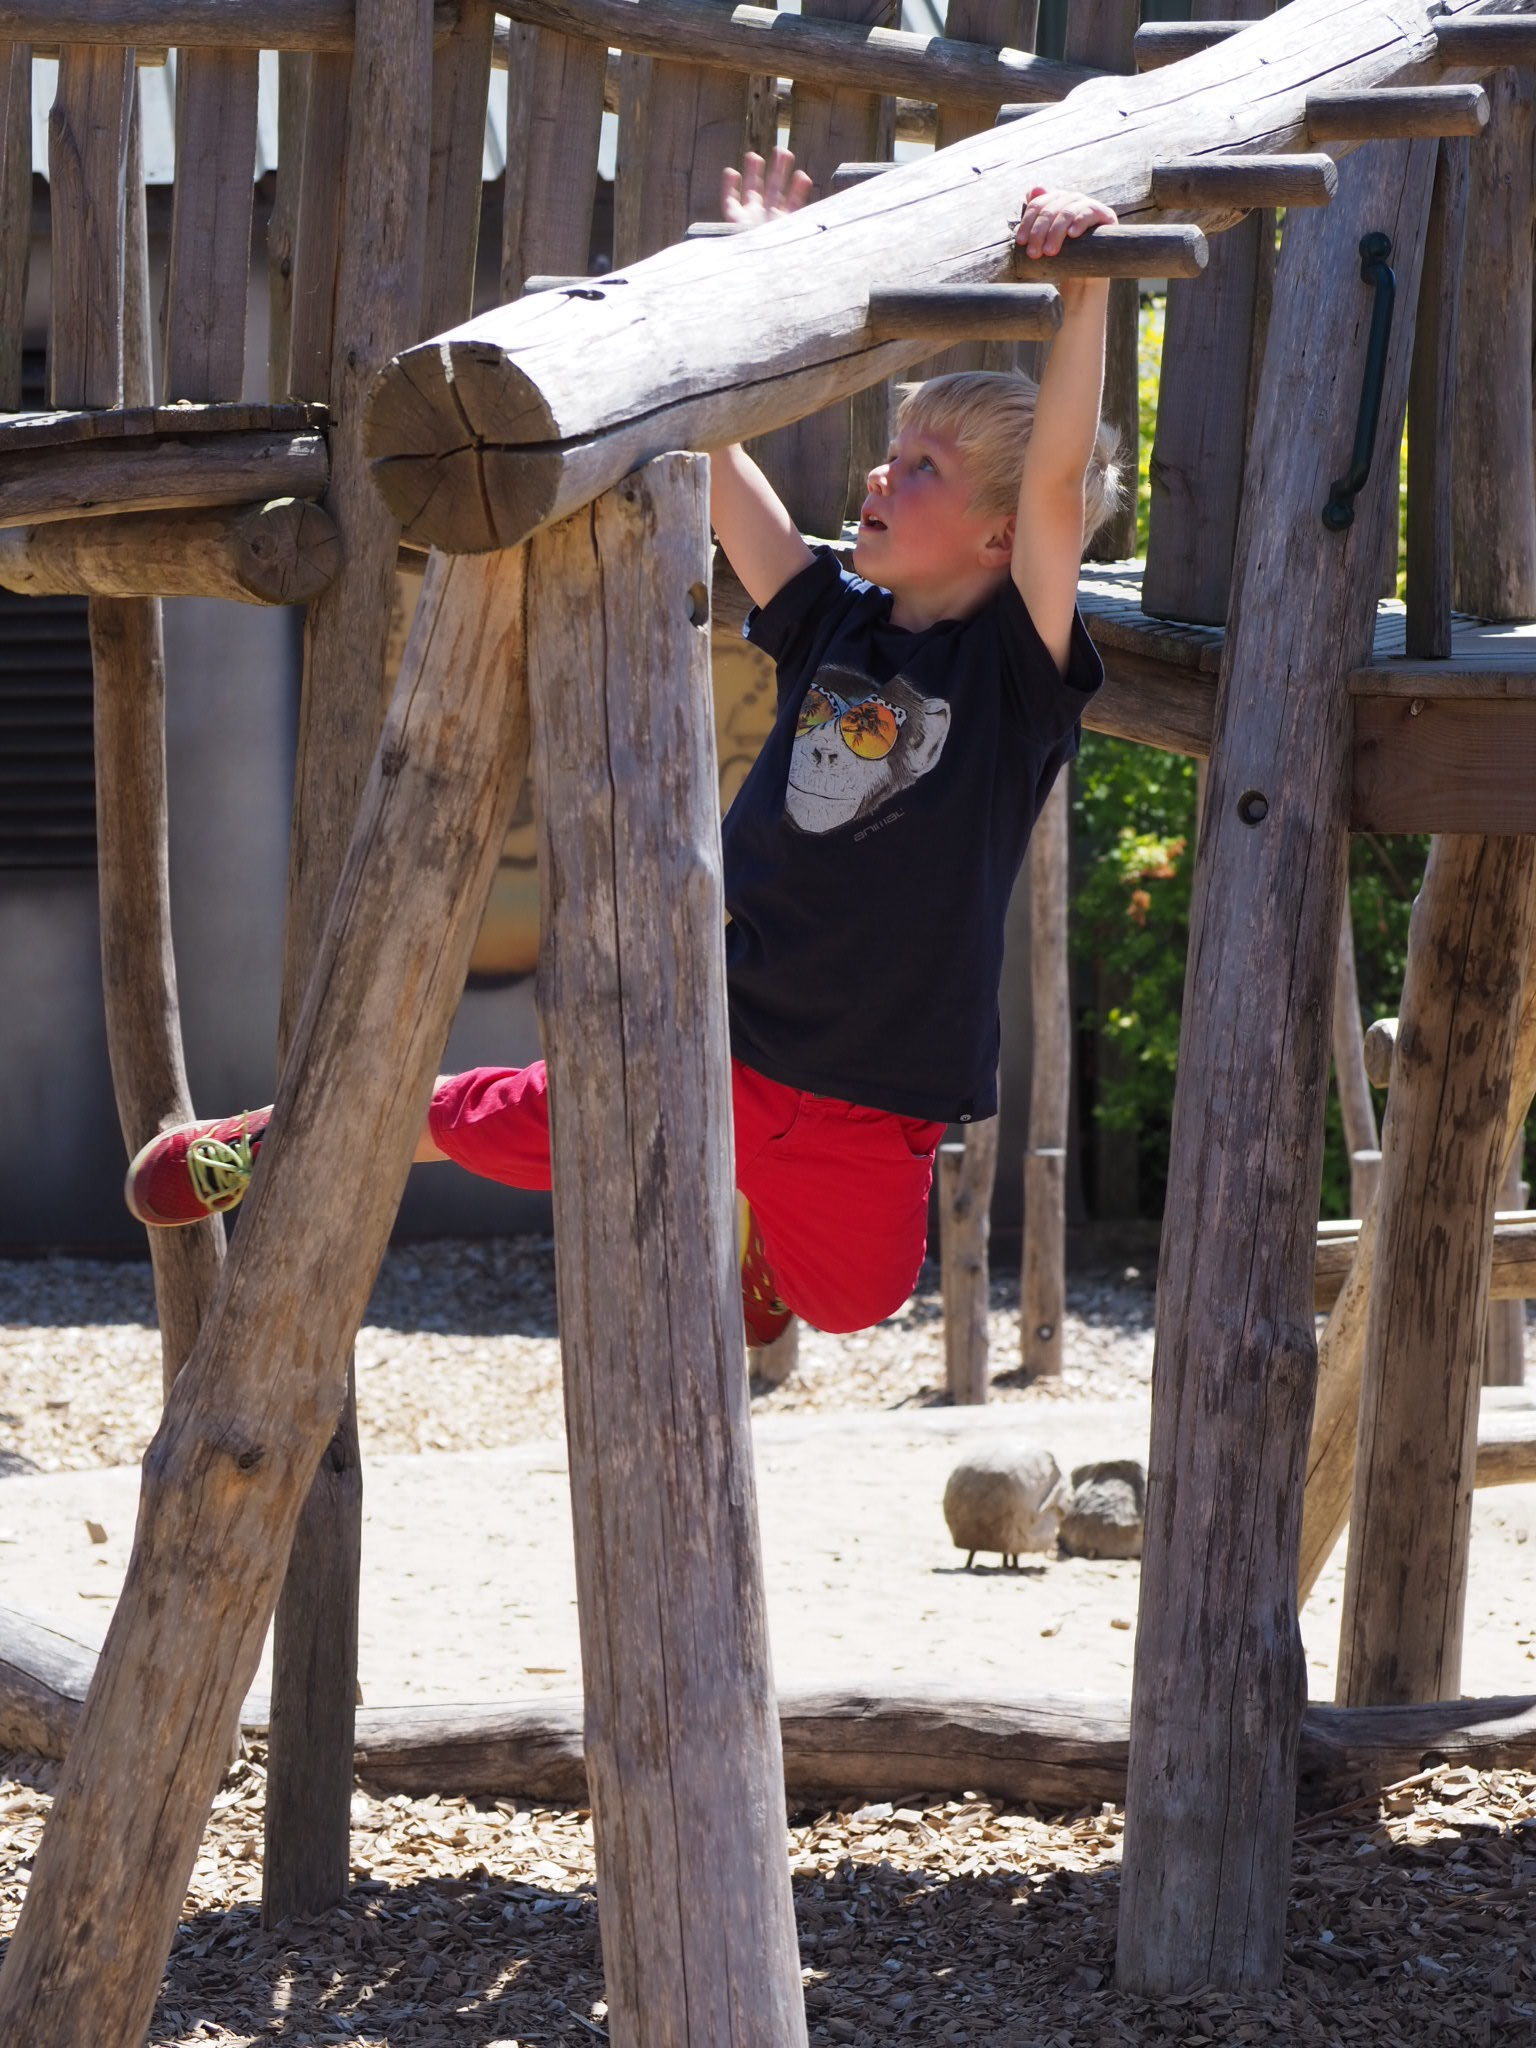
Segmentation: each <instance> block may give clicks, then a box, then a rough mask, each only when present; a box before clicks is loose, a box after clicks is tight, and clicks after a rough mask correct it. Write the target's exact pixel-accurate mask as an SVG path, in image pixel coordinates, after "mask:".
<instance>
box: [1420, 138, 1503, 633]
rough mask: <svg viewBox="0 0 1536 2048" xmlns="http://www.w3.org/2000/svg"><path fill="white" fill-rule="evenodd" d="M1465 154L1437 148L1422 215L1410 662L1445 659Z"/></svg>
mask: <svg viewBox="0 0 1536 2048" xmlns="http://www.w3.org/2000/svg"><path fill="white" fill-rule="evenodd" d="M1479 146H1480V147H1481V148H1486V147H1487V146H1488V145H1487V144H1486V142H1485V143H1483V144H1481V145H1479ZM1470 147H1471V145H1470V144H1469V143H1467V142H1465V141H1462V140H1457V139H1454V138H1453V139H1451V140H1448V141H1445V142H1442V143H1441V145H1440V151H1439V155H1438V157H1437V159H1436V162H1435V193H1434V197H1433V199H1432V200H1431V201H1430V207H1429V234H1428V237H1427V238H1426V240H1425V244H1424V274H1423V276H1422V278H1421V279H1420V281H1419V317H1418V323H1417V326H1416V328H1415V331H1414V337H1413V369H1412V372H1411V374H1410V378H1409V384H1408V533H1407V598H1408V619H1407V631H1406V636H1405V641H1404V647H1405V651H1406V652H1407V653H1408V655H1409V656H1411V657H1412V658H1413V659H1414V660H1416V661H1443V660H1445V659H1446V657H1447V656H1448V655H1449V654H1450V651H1451V585H1452V573H1453V567H1452V552H1453V551H1452V538H1451V536H1452V526H1453V512H1452V506H1453V465H1452V460H1451V446H1452V436H1453V432H1454V425H1455V421H1454V411H1455V393H1456V359H1457V354H1458V340H1459V335H1460V328H1461V279H1462V255H1463V251H1464V248H1465V245H1466V234H1467V166H1468V158H1469V154H1470ZM1495 297H1502V294H1495ZM1479 573H1482V572H1481V571H1480V572H1479Z"/></svg>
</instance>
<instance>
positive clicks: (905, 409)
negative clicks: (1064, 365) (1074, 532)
mask: <svg viewBox="0 0 1536 2048" xmlns="http://www.w3.org/2000/svg"><path fill="white" fill-rule="evenodd" d="M1039 391H1040V387H1039V385H1038V384H1036V382H1035V381H1034V379H1033V378H1032V377H1024V376H1019V375H1017V374H1014V373H1011V372H1006V371H1005V372H1001V373H1000V372H997V371H994V370H957V371H954V372H952V373H951V374H950V375H949V376H947V377H930V378H929V379H928V381H927V382H926V383H925V384H917V385H914V386H913V387H912V388H911V389H910V390H909V391H908V393H907V395H906V397H905V398H903V400H902V401H901V404H900V406H899V407H898V409H897V413H896V425H897V428H898V430H899V429H900V428H902V427H916V428H918V429H923V428H930V429H934V430H936V431H937V432H939V433H944V434H950V435H952V436H953V437H954V442H955V446H956V447H957V448H958V449H959V451H960V456H961V460H962V461H963V462H964V464H965V468H966V474H967V475H968V476H969V477H970V479H971V483H972V487H973V489H972V496H971V503H972V505H973V506H974V507H975V508H976V509H977V510H978V511H982V512H999V513H1007V512H1011V511H1012V510H1013V509H1014V507H1015V505H1016V504H1017V503H1018V499H1019V477H1020V475H1021V473H1022V471H1023V468H1024V450H1025V449H1026V447H1028V445H1029V437H1030V433H1031V431H1032V430H1033V428H1034V424H1035V400H1036V398H1037V397H1038V396H1039ZM1119 452H1120V436H1119V435H1118V434H1117V433H1116V431H1115V429H1114V428H1113V427H1111V426H1107V425H1106V424H1105V423H1104V421H1102V420H1101V421H1100V422H1099V430H1098V433H1097V435H1096V436H1095V438H1094V446H1093V455H1092V457H1091V458H1090V460H1089V463H1088V469H1087V473H1086V474H1085V476H1084V478H1083V546H1084V547H1087V545H1088V543H1089V542H1090V541H1091V540H1092V539H1093V537H1094V535H1095V534H1096V533H1097V532H1098V531H1099V529H1100V527H1102V526H1103V524H1104V523H1105V521H1106V520H1107V519H1110V518H1112V517H1113V516H1114V514H1115V513H1116V512H1117V511H1118V510H1119V507H1120V500H1121V496H1122V494H1123V486H1122V483H1121V476H1120V466H1119V463H1118V461H1117V459H1116V458H1117V457H1118V455H1119Z"/></svg>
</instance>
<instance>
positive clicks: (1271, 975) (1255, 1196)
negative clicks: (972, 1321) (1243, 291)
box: [1117, 0, 1434, 1995]
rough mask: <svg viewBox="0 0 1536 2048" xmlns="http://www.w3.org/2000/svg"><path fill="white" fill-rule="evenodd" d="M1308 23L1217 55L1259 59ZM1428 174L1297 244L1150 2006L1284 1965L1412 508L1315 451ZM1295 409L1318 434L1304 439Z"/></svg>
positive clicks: (1137, 1748) (1219, 909) (1171, 1262)
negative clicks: (1351, 789) (1312, 1515)
mask: <svg viewBox="0 0 1536 2048" xmlns="http://www.w3.org/2000/svg"><path fill="white" fill-rule="evenodd" d="M1303 4H1304V0H1303ZM1292 12H1293V10H1289V9H1282V10H1281V12H1280V13H1279V14H1278V15H1276V16H1275V17H1273V18H1272V20H1271V21H1268V22H1258V23H1256V24H1255V25H1254V27H1253V28H1252V29H1251V30H1250V31H1248V32H1247V33H1246V34H1244V35H1243V36H1241V37H1239V38H1237V39H1235V40H1234V41H1233V42H1231V43H1227V44H1224V45H1222V46H1221V47H1220V48H1219V49H1218V50H1214V51H1212V52H1210V53H1208V55H1207V56H1206V57H1204V58H1201V59H1199V60H1198V61H1199V62H1200V63H1201V64H1211V63H1214V62H1217V61H1218V60H1220V59H1221V58H1223V57H1227V58H1230V57H1231V55H1232V53H1233V52H1234V51H1236V50H1238V49H1240V48H1243V47H1245V46H1247V45H1249V44H1250V43H1252V44H1253V45H1255V46H1257V45H1258V44H1259V43H1260V42H1261V40H1262V39H1264V38H1266V37H1268V36H1269V35H1271V34H1273V33H1274V31H1275V30H1276V29H1277V28H1279V27H1280V26H1281V25H1282V24H1283V23H1284V21H1285V20H1286V19H1287V17H1288V16H1289V15H1290V14H1291V13H1292ZM1149 82H1151V83H1156V75H1155V74H1154V76H1153V78H1152V79H1151V80H1150V81H1149ZM1433 169H1434V151H1433V149H1432V148H1426V147H1423V146H1410V147H1408V148H1396V149H1393V148H1384V149H1380V150H1375V151H1372V152H1370V153H1369V154H1368V155H1364V156H1361V157H1357V158H1355V159H1353V160H1352V161H1351V162H1350V163H1349V164H1348V165H1347V166H1346V167H1345V169H1344V171H1343V173H1342V174H1341V177H1340V181H1339V195H1338V198H1337V199H1336V201H1335V202H1334V204H1333V205H1332V206H1331V207H1327V208H1324V209H1322V210H1320V211H1317V212H1309V213H1303V214H1301V215H1300V216H1299V217H1298V218H1297V219H1295V220H1293V221H1288V222H1287V226H1286V235H1285V240H1284V244H1283V246H1282V249H1281V252H1280V259H1279V273H1278V275H1277V279H1276V290H1275V310H1274V315H1273V319H1272V323H1271V327H1270V334H1269V345H1268V350H1267V353H1266V356H1265V364H1264V376H1263V382H1262V386H1261V392H1260V399H1259V409H1258V416H1257V419H1256V422H1255V426H1254V432H1253V440H1252V445H1251V448H1250V451H1249V466H1248V478H1247V483H1246V486H1245V509H1244V519H1243V525H1242V529H1241V531H1240V534H1239V539H1238V559H1237V570H1236V574H1235V576H1234V599H1233V609H1232V617H1231V623H1230V625H1229V628H1228V632H1227V637H1226V642H1225V646H1224V649H1223V656H1222V689H1221V695H1220V698H1219V700H1218V706H1217V727H1216V735H1215V744H1214V746H1213V749H1212V753H1211V764H1210V770H1209V781H1208V786H1207V794H1206V804H1205V811H1204V822H1203V826H1202V830H1201V833H1200V841H1199V851H1198V855H1197V860H1196V878H1195V892H1194V902H1193V906H1192V910H1191V918H1190V944H1189V967H1188V973H1187V978H1186V985H1185V993H1184V1007H1183V1018H1184V1025H1183V1038H1182V1044H1181V1049H1180V1060H1179V1086H1178V1089H1177V1093H1176V1096H1175V1103H1174V1122H1173V1134H1172V1151H1171V1157H1170V1166H1169V1177H1170V1184H1171V1185H1173V1186H1175V1187H1177V1188H1178V1189H1179V1190H1180V1213H1179V1218H1178V1223H1177V1226H1176V1228H1175V1229H1174V1230H1173V1231H1172V1232H1171V1233H1169V1234H1168V1236H1167V1237H1165V1241H1164V1247H1163V1254H1162V1263H1161V1269H1160V1274H1159V1286H1158V1309H1159V1313H1158V1336H1157V1350H1156V1358H1155V1363H1154V1369H1153V1373H1154V1377H1153V1401H1152V1441H1151V1450H1150V1456H1149V1461H1148V1476H1149V1487H1148V1495H1147V1518H1146V1547H1145V1551H1144V1558H1143V1571H1142V1581H1141V1613H1140V1623H1139V1631H1138V1636H1137V1655H1136V1683H1135V1694H1134V1719H1133V1727H1132V1737H1131V1768H1130V1786H1129V1798H1128V1804H1127V1809H1126V1844H1125V1878H1124V1887H1123V1891H1122V1896H1121V1912H1120V1936H1119V1949H1118V1965H1117V1967H1118V1972H1119V1979H1120V1982H1121V1983H1122V1985H1123V1986H1124V1987H1125V1988H1127V1989H1128V1990H1132V1991H1136V1992H1139V1993H1141V1994H1143V1995H1156V1994H1158V1993H1165V1992H1170V1991H1177V1990H1182V1989H1185V1988H1187V1987H1188V1986H1190V1985H1194V1984H1203V1983H1205V1984H1213V1985H1217V1986H1220V1987H1223V1988H1227V1989H1236V1988H1238V1987H1241V1986H1258V1985H1268V1984H1273V1983H1274V1982H1276V1981H1277V1979H1278V1976H1279V1970H1280V1963H1281V1955H1282V1945H1283V1930H1284V1917H1285V1897H1286V1888H1287V1882H1288V1876H1289V1868H1290V1838H1291V1824H1292V1816H1293V1813H1294V1809H1295V1769H1296V1742H1297V1735H1298V1724H1299V1720H1300V1713H1301V1702H1302V1698H1303V1692H1304V1680H1303V1673H1304V1668H1305V1667H1304V1663H1303V1658H1302V1650H1301V1642H1300V1637H1299V1634H1298V1631H1297V1626H1296V1609H1295V1592H1294V1589H1295V1583H1296V1546H1297V1541H1298V1538H1299V1534H1300V1505H1301V1474H1302V1469H1303V1465H1304V1460H1305V1455H1306V1441H1307V1434H1306V1433H1307V1424H1308V1420H1309V1417H1310V1413H1311V1405H1312V1390H1313V1378H1314V1374H1315V1370H1316V1342H1315V1338H1314V1335H1313V1317H1312V1298H1311V1297H1312V1265H1313V1249H1314V1219H1315V1217H1316V1215H1317V1203H1318V1194H1319V1189H1320V1185H1321V1179H1322V1139H1323V1095H1324V1090H1325V1088H1326V1084H1327V1072H1328V1051H1329V1046H1328V1038H1329V1033H1328V1024H1327V1020H1328V1018H1329V1015H1330V1013H1331V1009H1332V992H1333V978H1334V965H1335V959H1336V954H1337V946H1338V931H1339V918H1340V913H1341V909H1342V905H1343V894H1344V878H1345V853H1346V830H1347V825H1346V817H1347V812H1346V792H1347V788H1348V773H1349V742H1350V701H1349V696H1348V688H1347V681H1348V676H1349V672H1350V670H1351V669H1352V668H1353V667H1355V666H1356V665H1357V664H1358V663H1359V661H1360V660H1361V659H1362V657H1363V656H1364V654H1365V653H1366V651H1367V649H1368V648H1369V646H1370V641H1371V633H1372V628H1373V626H1374V623H1375V599H1374V563H1375V562H1376V560H1377V559H1378V558H1379V548H1380V533H1381V526H1382V522H1383V520H1384V518H1385V516H1386V512H1387V507H1388V505H1389V504H1391V505H1393V506H1395V504H1396V477H1395V475H1393V474H1392V465H1390V464H1388V463H1379V464H1378V465H1377V467H1376V470H1375V473H1374V474H1373V476H1372V477H1371V479H1370V481H1369V482H1368V484H1367V486H1366V489H1365V491H1364V492H1363V493H1362V494H1361V499H1360V501H1359V506H1358V514H1357V518H1356V521H1355V524H1354V525H1353V526H1352V527H1351V528H1349V529H1348V531H1347V532H1346V533H1344V534H1342V535H1341V534H1337V533H1333V532H1330V531H1329V529H1328V528H1327V527H1325V526H1324V524H1323V521H1322V519H1321V517H1320V513H1321V506H1320V505H1319V504H1318V503H1317V477H1316V465H1315V462H1314V459H1313V449H1314V446H1315V441H1316V440H1326V441H1327V442H1328V443H1329V444H1330V445H1337V446H1347V445H1348V442H1349V439H1350V437H1351V435H1352V434H1353V431H1354V420H1355V412H1356V409H1357V407H1358V403H1359V391H1360V386H1359V381H1358V380H1359V374H1360V370H1361V367H1362V364H1363V358H1364V353H1365V347H1366V337H1367V332H1368V329H1369V326H1370V320H1371V311H1372V303H1373V295H1372V294H1371V292H1370V291H1369V289H1368V288H1367V287H1366V286H1365V285H1364V284H1362V283H1361V282H1360V281H1359V250H1358V244H1359V240H1360V237H1361V235H1362V234H1363V233H1364V232H1365V231H1366V229H1367V228H1368V227H1369V228H1372V229H1383V230H1385V231H1386V232H1387V233H1388V234H1390V235H1391V237H1392V242H1393V248H1394V252H1395V258H1396V262H1397V266H1398V274H1399V277H1400V279H1401V280H1402V283H1403V288H1404V292H1405V296H1407V297H1408V299H1409V301H1410V303H1411V302H1412V295H1413V291H1414V288H1415V287H1416V285H1417V281H1418V264H1419V252H1420V248H1421V243H1422V236H1423V230H1424V220H1425V215H1426V212H1427V209H1428V204H1429V192H1430V183H1431V179H1432V176H1433ZM1411 339H1412V321H1411V319H1407V320H1405V319H1402V318H1401V317H1400V318H1399V321H1398V323H1397V324H1396V326H1395V327H1394V330H1393V334H1392V342H1391V347H1390V349H1389V351H1388V355H1387V361H1386V366H1385V380H1384V386H1383V397H1382V421H1383V429H1382V431H1383V445H1385V446H1386V447H1389V448H1390V447H1395V446H1396V444H1397V435H1398V433H1399V432H1400V430H1401V423H1402V415H1403V408H1404V404H1405V401H1406V397H1407V382H1408V351H1409V344H1410V343H1411ZM1324 364H1326V365H1327V374H1326V376H1325V375H1324V374H1323V369H1322V366H1323V365H1324ZM1303 413H1305V415H1306V417H1307V418H1308V420H1309V422H1310V423H1311V425H1312V429H1313V431H1312V433H1311V434H1309V435H1308V436H1306V437H1303V438H1299V437H1298V436H1297V433H1296V420H1297V418H1298V417H1300V416H1302V414H1303ZM1314 437H1315V438H1314ZM1367 564H1370V565H1372V567H1370V568H1367V567H1366V566H1365V565H1367ZM1277 676H1279V677H1285V678H1286V679H1287V682H1286V687H1285V688H1284V689H1277V688H1276V686H1275V678H1276V677H1277ZM1281 1075H1283V1076H1284V1086H1283V1087H1281V1086H1279V1085H1278V1084H1277V1078H1276V1077H1277V1076H1281ZM1234 1702H1240V1703H1241V1704H1240V1707H1235V1706H1234ZM1175 1872H1176V1873H1177V1881H1176V1882H1173V1881H1171V1880H1170V1873H1175Z"/></svg>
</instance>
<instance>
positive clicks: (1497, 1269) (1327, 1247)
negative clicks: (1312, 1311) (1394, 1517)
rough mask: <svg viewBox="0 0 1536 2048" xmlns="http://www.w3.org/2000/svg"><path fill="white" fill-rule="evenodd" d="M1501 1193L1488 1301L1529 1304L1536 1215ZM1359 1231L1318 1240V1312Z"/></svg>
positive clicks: (1334, 1295) (1534, 1287)
mask: <svg viewBox="0 0 1536 2048" xmlns="http://www.w3.org/2000/svg"><path fill="white" fill-rule="evenodd" d="M1504 1192H1505V1190H1503V1189H1501V1190H1500V1195H1499V1200H1500V1207H1499V1209H1498V1211H1497V1212H1496V1215H1495V1220H1494V1224H1493V1235H1492V1260H1493V1262H1492V1265H1491V1267H1490V1269H1489V1274H1488V1299H1489V1301H1490V1302H1500V1303H1503V1302H1513V1301H1529V1300H1533V1299H1536V1216H1532V1215H1531V1214H1530V1213H1529V1211H1526V1210H1522V1209H1506V1208H1504V1207H1503V1206H1502V1204H1503V1199H1504ZM1360 1229H1361V1226H1360V1224H1359V1222H1358V1221H1355V1222H1352V1223H1351V1224H1350V1225H1349V1227H1348V1229H1347V1231H1346V1232H1345V1233H1344V1234H1341V1235H1339V1236H1329V1237H1322V1236H1319V1238H1318V1242H1317V1259H1316V1264H1315V1266H1314V1268H1313V1273H1314V1292H1313V1304H1314V1306H1315V1307H1316V1308H1317V1310H1318V1311H1319V1313H1326V1312H1327V1311H1328V1310H1330V1309H1331V1308H1332V1307H1333V1305H1334V1303H1335V1302H1336V1301H1337V1300H1338V1298H1339V1295H1340V1294H1341V1292H1342V1291H1343V1288H1344V1283H1345V1281H1346V1280H1347V1279H1348V1278H1349V1271H1350V1268H1351V1266H1352V1265H1353V1264H1354V1261H1355V1256H1356V1253H1357V1251H1358V1249H1359V1244H1360ZM1484 1384H1485V1385H1490V1384H1498V1383H1496V1382H1489V1381H1485V1382H1484ZM1515 1384H1518V1382H1516V1383H1515ZM1479 1483H1482V1482H1479Z"/></svg>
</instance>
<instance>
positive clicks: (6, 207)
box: [0, 42, 32, 412]
mask: <svg viewBox="0 0 1536 2048" xmlns="http://www.w3.org/2000/svg"><path fill="white" fill-rule="evenodd" d="M31 249H32V52H31V51H30V50H29V49H28V48H27V46H26V44H25V43H7V42H0V412H18V411H19V410H20V409H21V337H22V326H23V321H24V317H25V314H26V307H27V264H28V259H29V257H30V255H31Z"/></svg>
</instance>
